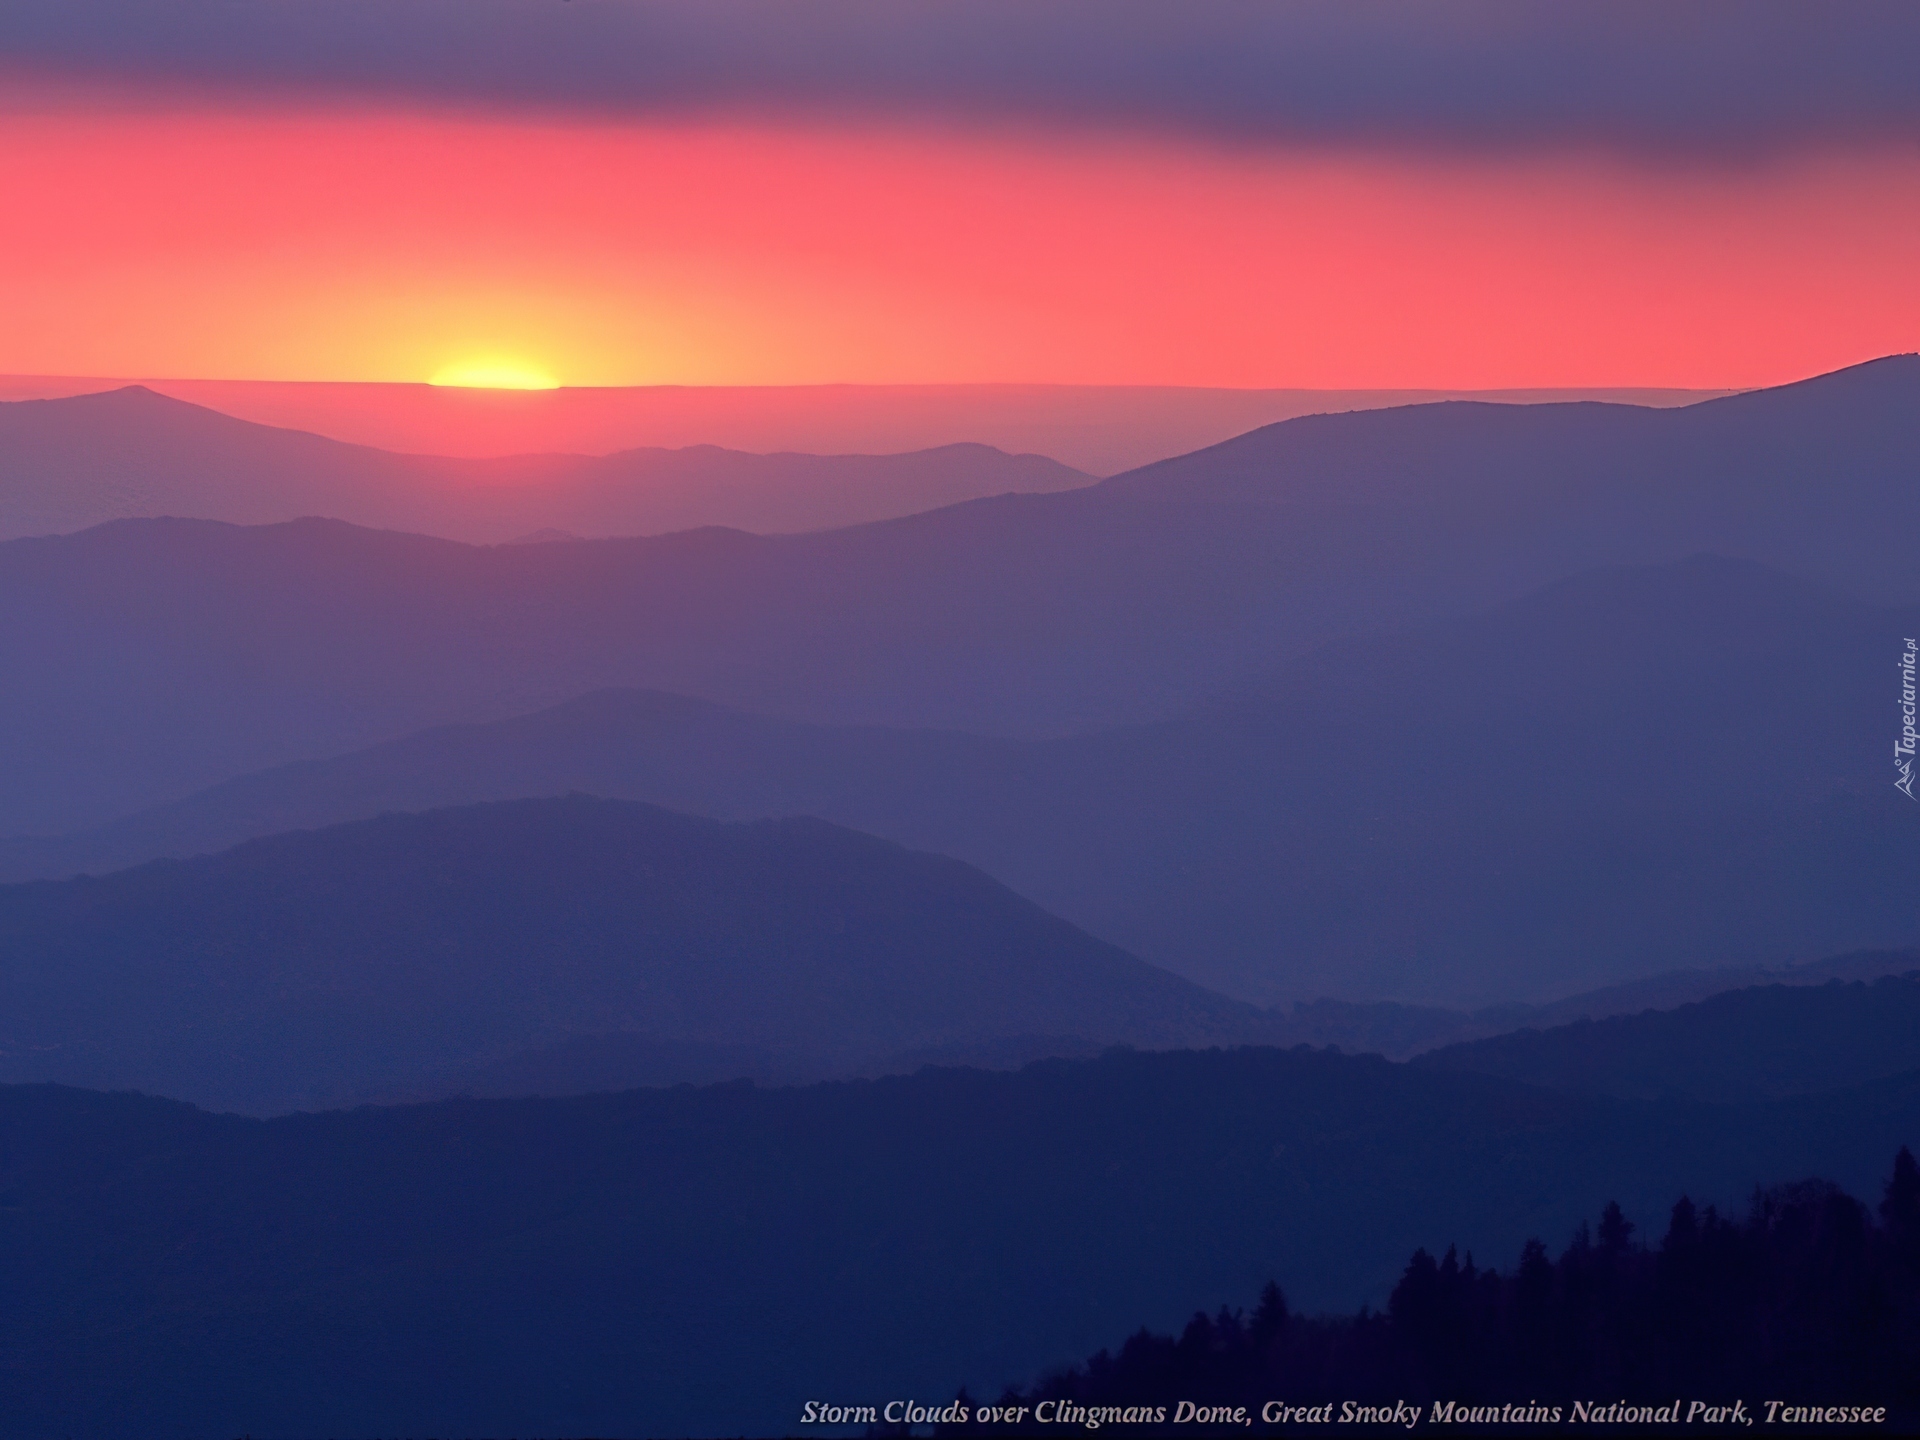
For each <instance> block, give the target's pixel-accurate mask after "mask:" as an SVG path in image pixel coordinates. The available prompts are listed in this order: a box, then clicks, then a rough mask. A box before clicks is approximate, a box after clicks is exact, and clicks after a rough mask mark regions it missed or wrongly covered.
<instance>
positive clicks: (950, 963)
mask: <svg viewBox="0 0 1920 1440" xmlns="http://www.w3.org/2000/svg"><path fill="white" fill-rule="evenodd" d="M0 957H4V958H3V959H0V966H3V967H4V968H3V969H0V1016H4V1019H3V1020H0V1027H3V1031H0V1039H3V1043H4V1055H3V1056H0V1077H4V1079H5V1080H7V1081H15V1082H17V1081H24V1080H59V1081H64V1082H68V1083H74V1082H78V1083H84V1084H90V1085H98V1086H102V1087H109V1088H121V1087H132V1088H136V1089H142V1090H149V1091H157V1092H159V1093H163V1094H169V1095H175V1096H179V1097H182V1098H185V1099H191V1100H195V1101H198V1102H201V1103H205V1104H209V1105H214V1106H218V1107H223V1108H235V1109H240V1110H247V1111H253V1112H264V1111H271V1110H280V1109H291V1108H294V1107H296V1106H303V1105H311V1104H314V1103H316V1102H322V1101H325V1100H327V1099H330V1098H331V1099H333V1100H335V1101H338V1100H341V1099H350V1098H353V1097H356V1096H359V1095H364V1094H367V1093H369V1092H373V1091H378V1090H384V1089H389V1088H393V1087H401V1086H407V1085H418V1084H420V1083H422V1082H424V1081H427V1080H430V1079H431V1078H433V1077H435V1076H436V1075H438V1074H440V1073H442V1072H447V1071H453V1070H457V1069H458V1068H459V1067H463V1066H473V1065H476V1064H483V1063H486V1062H491V1061H497V1060H500V1059H502V1058H505V1057H507V1056H510V1055H514V1054H516V1053H518V1052H522V1051H526V1050H529V1049H533V1048H536V1047H541V1046H550V1045H552V1044H553V1043H555V1042H557V1041H563V1040H566V1039H568V1038H569V1037H574V1036H581V1035H598V1034H609V1033H631V1034H634V1035H637V1036H641V1037H644V1038H646V1039H648V1040H650V1041H654V1042H668V1043H669V1044H670V1045H672V1044H677V1045H679V1046H682V1047H685V1046H688V1045H692V1046H696V1047H702V1046H704V1047H716V1046H718V1047H730V1048H732V1049H734V1050H736V1051H737V1050H739V1049H741V1048H743V1047H750V1048H752V1049H754V1050H757V1051H760V1052H765V1053H767V1054H770V1055H773V1056H777V1057H778V1058H779V1060H780V1061H781V1062H782V1063H783V1064H784V1065H785V1066H787V1067H788V1068H789V1069H793V1068H805V1067H809V1066H810V1067H811V1068H812V1069H813V1072H814V1073H816V1074H817V1073H820V1072H821V1071H822V1070H826V1069H831V1068H834V1067H845V1066H854V1065H859V1064H861V1063H863V1062H870V1061H875V1060H881V1059H885V1058H887V1057H889V1056H891V1055H893V1054H895V1053H897V1052H900V1051H904V1050H909V1049H912V1048H915V1047H922V1046H939V1045H952V1044H970V1043H979V1042H984V1041H996V1040H1010V1039H1015V1038H1017V1037H1021V1036H1042V1035H1044V1036H1074V1037H1081V1038H1082V1039H1084V1040H1089V1041H1094V1042H1099V1043H1114V1042H1120V1041H1126V1042H1134V1043H1140V1044H1161V1045H1164V1044H1181V1043H1185V1044H1192V1043H1196V1042H1202V1043H1204V1042H1206V1041H1209V1040H1218V1039H1226V1040H1244V1039H1248V1038H1255V1037H1258V1036H1261V1035H1262V1034H1263V1033H1269V1034H1270V1033H1271V1030H1270V1028H1269V1027H1268V1026H1267V1024H1266V1017H1265V1016H1264V1015H1263V1014H1262V1013H1261V1012H1259V1011H1257V1010H1254V1009H1253V1008H1252V1007H1250V1006H1246V1005H1243V1004H1240V1003H1238V1002H1235V1001H1231V1000H1227V999H1224V998H1222V997H1220V996H1217V995H1213V994H1210V993H1208V992H1206V991H1204V990H1201V989H1200V988H1198V987H1197V986H1194V985H1192V984H1190V983H1188V982H1186V981H1184V980H1180V979H1177V978H1175V977H1174V976H1172V975H1169V974H1167V973H1165V972H1164V971H1160V970H1156V969H1155V968H1153V967H1152V966H1150V965H1146V964H1143V963H1142V962H1141V961H1139V960H1136V959H1134V958H1133V957H1132V956H1130V955H1127V954H1124V953H1123V952H1121V951H1119V950H1116V949H1115V948H1113V947H1112V946H1110V945H1106V944H1103V943H1101V942H1099V941H1097V940H1094V939H1092V938H1091V937H1090V936H1087V935H1085V934H1083V933H1082V932H1080V931H1078V930H1076V929H1074V927H1072V926H1071V925H1068V924H1066V923H1065V922H1064V921H1061V920H1057V919H1055V918H1054V917H1052V916H1050V915H1047V914H1045V913H1043V912H1042V911H1040V910H1039V909H1037V908H1035V907H1034V906H1033V905H1031V904H1029V903H1028V902H1026V901H1024V900H1022V899H1020V898H1019V897H1017V896H1015V895H1013V894H1011V893H1009V892H1008V891H1007V890H1006V889H1004V888H1003V887H1001V886H999V885H997V884H995V883H994V882H993V881H991V880H989V879H987V877H985V876H984V875H981V874H980V873H979V872H978V871H975V870H973V869H970V868H969V867H968V866H965V865H963V864H961V863H960V862H958V861H955V860H949V859H945V858H943V857H940V856H935V855H924V854H915V853H912V852H909V851H905V850H902V849H900V848H899V847H897V846H894V845H890V844H887V843H885V842H883V841H879V840H875V839H873V838H871V837H869V836H865V835H858V834H855V833H853V832H851V831H847V830H842V829H838V828H836V827H834V826H831V825H828V824H826V823H824V822H822V821H817V820H784V821H763V822H757V823H753V824H741V825H723V824H720V823H718V822H715V821H711V820H700V819H695V818H693V817H690V816H684V815H677V814H674V813H672V812H669V811H665V810H660V809H657V808H654V807H651V806H643V805H637V804H634V803H631V802H619V801H605V800H591V799H588V798H586V797H582V796H576V797H572V798H567V799H559V800H534V801H520V802H514V803H507V804H499V805H489V806H479V807H471V808H468V809H463V810H443V811H435V812H431V813H429V814H425V815H412V816H397V815H394V816H385V817H382V818H379V819H376V820H370V821H364V822H360V823H357V824H353V825H348V826H341V827H336V828H333V829H329V830H321V831H311V832H300V833H295V834H290V835H284V836H278V837H275V838H273V839H268V840H260V841H254V842H251V843H249V844H247V845H244V846H241V847H240V848H238V849H236V850H232V851H228V852H226V853H224V854H222V855H218V856H213V857H209V858H205V859H199V860H189V861H160V862H156V863H154V864H152V865H147V866H143V867H141V868H138V869H135V870H130V871H123V872H121V873H119V874H116V875H113V876H109V877H107V878H104V879H91V878H82V879H78V880H71V881H63V882H51V883H40V884H31V885H20V886H10V887H4V888H0ZM696 1073H697V1072H696ZM749 1073H751V1072H749ZM674 1078H685V1076H684V1074H678V1075H675V1076H674Z"/></svg>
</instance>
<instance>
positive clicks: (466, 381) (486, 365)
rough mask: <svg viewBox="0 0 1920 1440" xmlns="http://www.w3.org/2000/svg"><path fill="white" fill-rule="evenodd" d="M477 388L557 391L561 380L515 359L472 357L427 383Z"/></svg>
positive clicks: (441, 372)
mask: <svg viewBox="0 0 1920 1440" xmlns="http://www.w3.org/2000/svg"><path fill="white" fill-rule="evenodd" d="M427 383H428V384H429V385H457V386H463V387H466V388H469V389H476V390H557V389H559V388H560V382H559V381H558V380H556V379H554V378H553V377H552V376H551V375H548V374H546V373H544V372H542V371H539V370H536V369H534V368H533V367H532V366H530V365H522V364H520V363H519V362H518V361H513V360H471V361H463V362H461V363H459V364H457V365H449V366H447V367H446V368H445V369H443V370H441V371H440V372H439V373H437V374H436V375H435V376H434V377H433V379H431V380H429V381H428V382H427Z"/></svg>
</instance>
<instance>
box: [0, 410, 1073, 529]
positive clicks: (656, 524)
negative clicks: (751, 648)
mask: <svg viewBox="0 0 1920 1440" xmlns="http://www.w3.org/2000/svg"><path fill="white" fill-rule="evenodd" d="M1090 482H1091V477H1090V476H1087V475H1083V474H1081V473H1080V472H1079V471H1078V470H1073V469H1070V468H1068V467H1067V466H1065V465H1061V464H1060V463H1058V462H1057V461H1053V460H1049V459H1047V458H1045V457H1044V456H1040V455H1008V454H1006V453H1004V452H1002V451H999V450H995V449H993V448H992V447H991V446H987V445H945V446H941V447H939V448H937V449H932V450H922V451H918V452H915V453H912V454H905V455H794V454H776V455H752V454H746V453H744V452H742V451H738V450H725V449H721V448H720V447H719V446H715V445H695V446H690V447H688V448H685V449H679V450H667V449H657V448H650V449H641V450H623V451H620V452H618V453H616V454H611V455H517V456H511V457H507V458H502V459H485V460H481V459H453V458H449V457H445V456H434V455H398V454H393V453H391V452H389V451H385V450H376V449H372V448H369V447H367V446H364V445H348V444H343V443H341V442H340V441H337V440H329V439H326V438H324V437H322V436H319V435H309V434H306V433H304V432H302V431H298V430H282V429H276V428H274V427H273V426H269V425H256V424H253V423H251V422H250V421H245V420H236V419H233V418H232V417H230V416H227V415H222V414H220V413H219V412H218V411H214V410H208V409H205V408H203V407H201V406H198V405H191V404H188V403H186V402H185V401H182V400H175V399H170V398H168V397H167V396H164V395H159V394H156V393H154V392H153V391H152V390H149V389H147V388H146V387H144V386H140V385H129V386H126V387H124V388H122V389H119V390H112V391H107V392H104V393H101V394H96V395H79V396H74V397H71V398H67V399H59V400H22V401H14V402H11V403H0V540H11V539H15V538H17V537H20V536H27V535H50V534H61V533H65V532H68V531H73V530H84V529H86V528H88V527H90V526H93V525H98V524H101V523H103V522H105V521H108V520H122V519H128V518H131V517H136V516H158V515H180V516H188V517H191V518H194V519H201V520H225V521H229V522H231V523H234V524H239V525H264V524H272V523H275V522H278V521H285V520H295V519H298V518H300V517H301V516H305V515H323V516H328V517H330V518H333V519H337V520H347V521H350V522H352V523H353V524H356V525H364V526H369V527H372V528H374V529H380V530H407V531H415V532H418V533H421V534H427V535H440V536H445V537H447V538H449V539H454V540H466V541H471V542H476V543H482V544H487V543H500V542H504V541H507V540H511V539H514V538H516V537H519V536H523V535H525V534H527V533H529V532H533V531H541V530H562V531H568V532H572V533H573V534H576V535H582V536H588V537H595V536H608V535H657V534H664V533H666V532H668V531H673V530H692V529H697V528H699V527H701V526H706V525H727V526H733V527H735V528H737V529H741V530H750V531H753V532H755V533H756V534H768V533H776V532H782V531H792V530H824V529H829V528H832V527H834V526H840V525H858V524H861V523H864V522H866V521H869V520H885V519H890V518H892V517H894V516H897V515H912V514H915V513H917V512H919V511H922V510H932V509H935V508H937V507H939V506H943V505H953V504H957V503H958V502H960V501H962V500H973V499H977V498H979V497H980V496H983V495H999V494H1004V493H1009V492H1021V493H1025V492H1033V491H1048V490H1064V489H1071V488H1073V487H1074V486H1078V485H1085V484H1088V483H1090Z"/></svg>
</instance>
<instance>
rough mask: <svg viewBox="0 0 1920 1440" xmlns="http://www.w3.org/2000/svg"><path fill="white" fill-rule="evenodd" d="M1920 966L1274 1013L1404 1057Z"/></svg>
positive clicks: (1684, 978) (1831, 960) (1755, 968)
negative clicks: (1495, 1000) (1466, 1006)
mask: <svg viewBox="0 0 1920 1440" xmlns="http://www.w3.org/2000/svg"><path fill="white" fill-rule="evenodd" d="M1914 970H1920V950H1857V951H1854V952H1852V953H1850V954H1846V955H1833V956H1829V957H1827V958H1826V959H1824V960H1809V961H1807V962H1805V963H1803V964H1799V965H1781V966H1767V965H1728V966H1723V967H1721V968H1719V969H1715V970H1668V971H1664V972H1662V973H1660V974H1658V975H1649V976H1647V977H1646V978H1645V979H1642V980H1631V981H1628V982H1627V983H1625V984H1622V985H1608V986H1606V987H1604V988H1602V989H1599V990H1583V991H1581V992H1580V993H1579V994H1577V995H1568V996H1565V997H1563V998H1562V999H1559V1000H1550V1001H1548V1002H1546V1003H1544V1004H1540V1005H1526V1004H1520V1003H1517V1002H1513V1001H1509V1002H1507V1003H1505V1004H1501V1005H1489V1006H1486V1007H1484V1008H1482V1009H1479V1010H1448V1009H1444V1008H1441V1007H1438V1006H1432V1005H1398V1004H1394V1003H1392V1002H1391V1001H1375V1002H1373V1003H1371V1004H1366V1003H1358V1002H1355V1001H1351V1000H1332V999H1319V1000H1312V1001H1299V1002H1296V1003H1295V1004H1294V1005H1293V1006H1291V1007H1290V1008H1289V1009H1287V1010H1286V1011H1285V1012H1283V1013H1282V1014H1281V1015H1280V1016H1279V1019H1280V1023H1281V1027H1282V1032H1283V1033H1284V1035H1285V1036H1286V1038H1287V1039H1288V1040H1289V1041H1297V1042H1304V1043H1305V1044H1308V1045H1334V1046H1338V1047H1339V1048H1340V1049H1342V1050H1345V1051H1348V1052H1349V1053H1358V1054H1378V1055H1384V1056H1386V1058H1387V1059H1389V1060H1404V1059H1408V1058H1410V1057H1412V1056H1415V1055H1421V1054H1425V1053H1426V1052H1428V1051H1431V1050H1434V1049H1437V1048H1438V1047H1440V1046H1442V1045H1454V1044H1462V1043H1464V1042H1466V1041H1470V1040H1478V1039H1482V1038H1485V1037H1487V1036H1491V1035H1508V1034H1511V1033H1513V1032H1514V1031H1516V1030H1520V1029H1522V1028H1525V1029H1529V1030H1545V1029H1550V1028H1551V1027H1554V1026H1563V1025H1571V1024H1574V1023H1575V1022H1577V1021H1583V1020H1604V1019H1606V1018H1608V1017H1610V1016H1614V1015H1638V1014H1640V1013H1641V1012H1642V1011H1646V1010H1673V1009H1677V1008H1678V1007H1680V1006H1682V1005H1686V1004H1690V1003H1692V1002H1694V1001H1698V1000H1705V999H1708V998H1710V997H1712V996H1715V995H1723V994H1725V993H1727V992H1728V991H1730V990H1744V989H1750V988H1752V987H1754V986H1756V985H1793V986H1805V985H1825V984H1827V983H1829V982H1830V981H1834V980H1849V981H1853V980H1877V979H1879V978H1880V977H1881V976H1884V975H1904V974H1906V973H1908V972H1910V971H1914Z"/></svg>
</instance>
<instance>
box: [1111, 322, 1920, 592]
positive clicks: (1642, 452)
mask: <svg viewBox="0 0 1920 1440" xmlns="http://www.w3.org/2000/svg"><path fill="white" fill-rule="evenodd" d="M1916 397H1920V355H1895V356H1889V357H1887V358H1885V359H1881V360H1874V361H1870V362H1868V363H1867V364H1864V365H1855V366H1852V367H1850V368H1848V369H1846V370H1840V371H1836V372H1834V373H1832V374H1829V375H1822V376H1818V377H1816V378H1815V379H1811V380H1803V381H1800V382H1799V383H1797V384H1792V385H1782V386H1778V387H1776V388H1774V389H1770V390H1756V391H1749V392H1748V393H1746V394H1743V395H1731V396H1727V397H1725V398H1724V399H1719V400H1711V401H1707V402H1705V403H1703V404H1699V405H1688V406H1683V407H1679V408H1676V409H1670V410H1650V409H1645V408H1640V407H1633V406H1622V405H1602V404H1595V403H1592V402H1582V403H1577V404H1570V405H1531V406H1523V407H1518V408H1510V407H1496V406H1489V405H1485V404H1479V403H1475V402H1471V401H1444V402H1441V403H1439V404H1434V405H1413V406H1402V407H1399V408H1397V409H1393V410H1381V411H1375V412H1370V413H1366V414H1345V415H1310V416H1304V417H1302V418H1300V419H1298V420H1289V421H1286V422H1284V423H1282V424H1278V425H1269V426H1266V427H1264V428H1262V429H1260V430H1255V431H1253V432H1252V433H1250V434H1247V435H1243V436H1240V437H1239V438H1238V439H1234V440H1228V441H1225V442H1223V443H1221V444H1219V445H1214V446H1211V447H1209V448H1207V449H1205V450H1197V451H1195V452H1193V453H1192V454H1190V455H1182V456H1178V457H1176V458H1174V459H1171V460H1163V461H1160V462H1158V463H1156V464H1153V465H1148V466H1145V467H1143V468H1141V469H1138V470H1133V471H1129V472H1128V473H1127V474H1125V475H1117V476H1115V477H1113V478H1112V479H1110V480H1107V481H1105V482H1103V483H1102V484H1101V486H1100V487H1099V488H1100V490H1101V491H1102V492H1113V493H1118V494H1124V495H1128V496H1131V497H1134V498H1141V499H1163V500H1183V501H1184V500H1194V499H1201V498H1207V499H1213V500H1219V501H1223V502H1229V503H1244V502H1248V501H1254V502H1260V503H1265V504H1273V505H1283V506H1287V507H1289V508H1294V509H1299V510H1304V511H1308V512H1312V511H1315V510H1320V509H1325V508H1328V507H1341V508H1345V507H1357V508H1360V509H1363V510H1365V511H1366V512H1367V513H1368V514H1370V515H1371V516H1372V517H1373V518H1374V519H1375V521H1376V522H1377V523H1378V524H1380V525H1381V526H1382V527H1383V528H1385V529H1387V530H1389V531H1392V532H1394V533H1395V534H1397V535H1399V536H1401V537H1402V538H1404V539H1405V540H1407V541H1409V542H1417V556H1418V558H1417V561H1416V563H1422V564H1425V565H1432V564H1434V563H1436V562H1440V563H1444V564H1446V565H1448V566H1449V567H1452V566H1459V565H1463V564H1470V563H1472V562H1473V561H1474V560H1475V559H1476V558H1477V557H1485V558H1486V559H1488V560H1489V561H1491V562H1492V563H1494V564H1496V565H1498V566H1500V567H1501V568H1503V569H1504V568H1506V567H1509V566H1513V565H1515V564H1516V563H1518V564H1523V565H1524V564H1525V563H1527V561H1528V560H1535V561H1539V560H1546V559H1548V557H1551V559H1552V563H1553V567H1554V571H1555V572H1557V573H1566V572H1567V571H1569V570H1574V569H1584V568H1586V567H1589V566H1594V565H1617V564H1635V563H1641V562H1644V561H1647V560H1658V559H1674V558H1678V557H1679V556H1681V555H1685V554H1690V553H1692V552H1694V551H1698V550H1708V551H1713V552H1715V553H1717V554H1723V555H1738V556H1741V557H1743V558H1746V559H1751V560H1758V561H1761V562H1762V563H1764V564H1769V565H1777V566H1780V567H1782V568H1784V569H1788V570H1791V571H1794V572H1795V573H1798V574H1802V575H1806V576H1808V577H1810V578H1813V579H1818V580H1822V581H1825V582H1826V583H1828V584H1830V585H1835V586H1843V587H1846V588H1848V589H1850V590H1854V591H1857V592H1858V593H1860V594H1861V595H1862V596H1863V597H1864V598H1870V599H1879V600H1888V601H1902V600H1912V599H1915V598H1916V596H1917V595H1920V590H1917V589H1916V584H1917V583H1920V582H1917V581H1916V571H1915V568H1914V566H1913V564H1912V561H1911V559H1910V551H1909V550H1908V548H1907V546H1906V544H1905V538H1906V536H1907V535H1908V534H1910V533H1912V526H1913V525H1914V523H1915V522H1916V521H1920V495H1916V493H1915V491H1914V487H1913V484H1912V476H1913V474H1914V471H1915V467H1916V465H1920V433H1916V430H1915V428H1914V426H1913V425H1911V424H1910V423H1908V424H1900V423H1898V422H1894V423H1889V422H1891V421H1893V417H1894V416H1895V415H1896V414H1898V413H1899V412H1900V411H1902V410H1906V411H1907V412H1908V413H1911V410H1912V407H1913V405H1914V402H1915V399H1916ZM1536 578H1537V579H1538V580H1541V581H1544V580H1547V579H1550V578H1552V573H1549V572H1544V571H1543V572H1537V574H1536Z"/></svg>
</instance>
